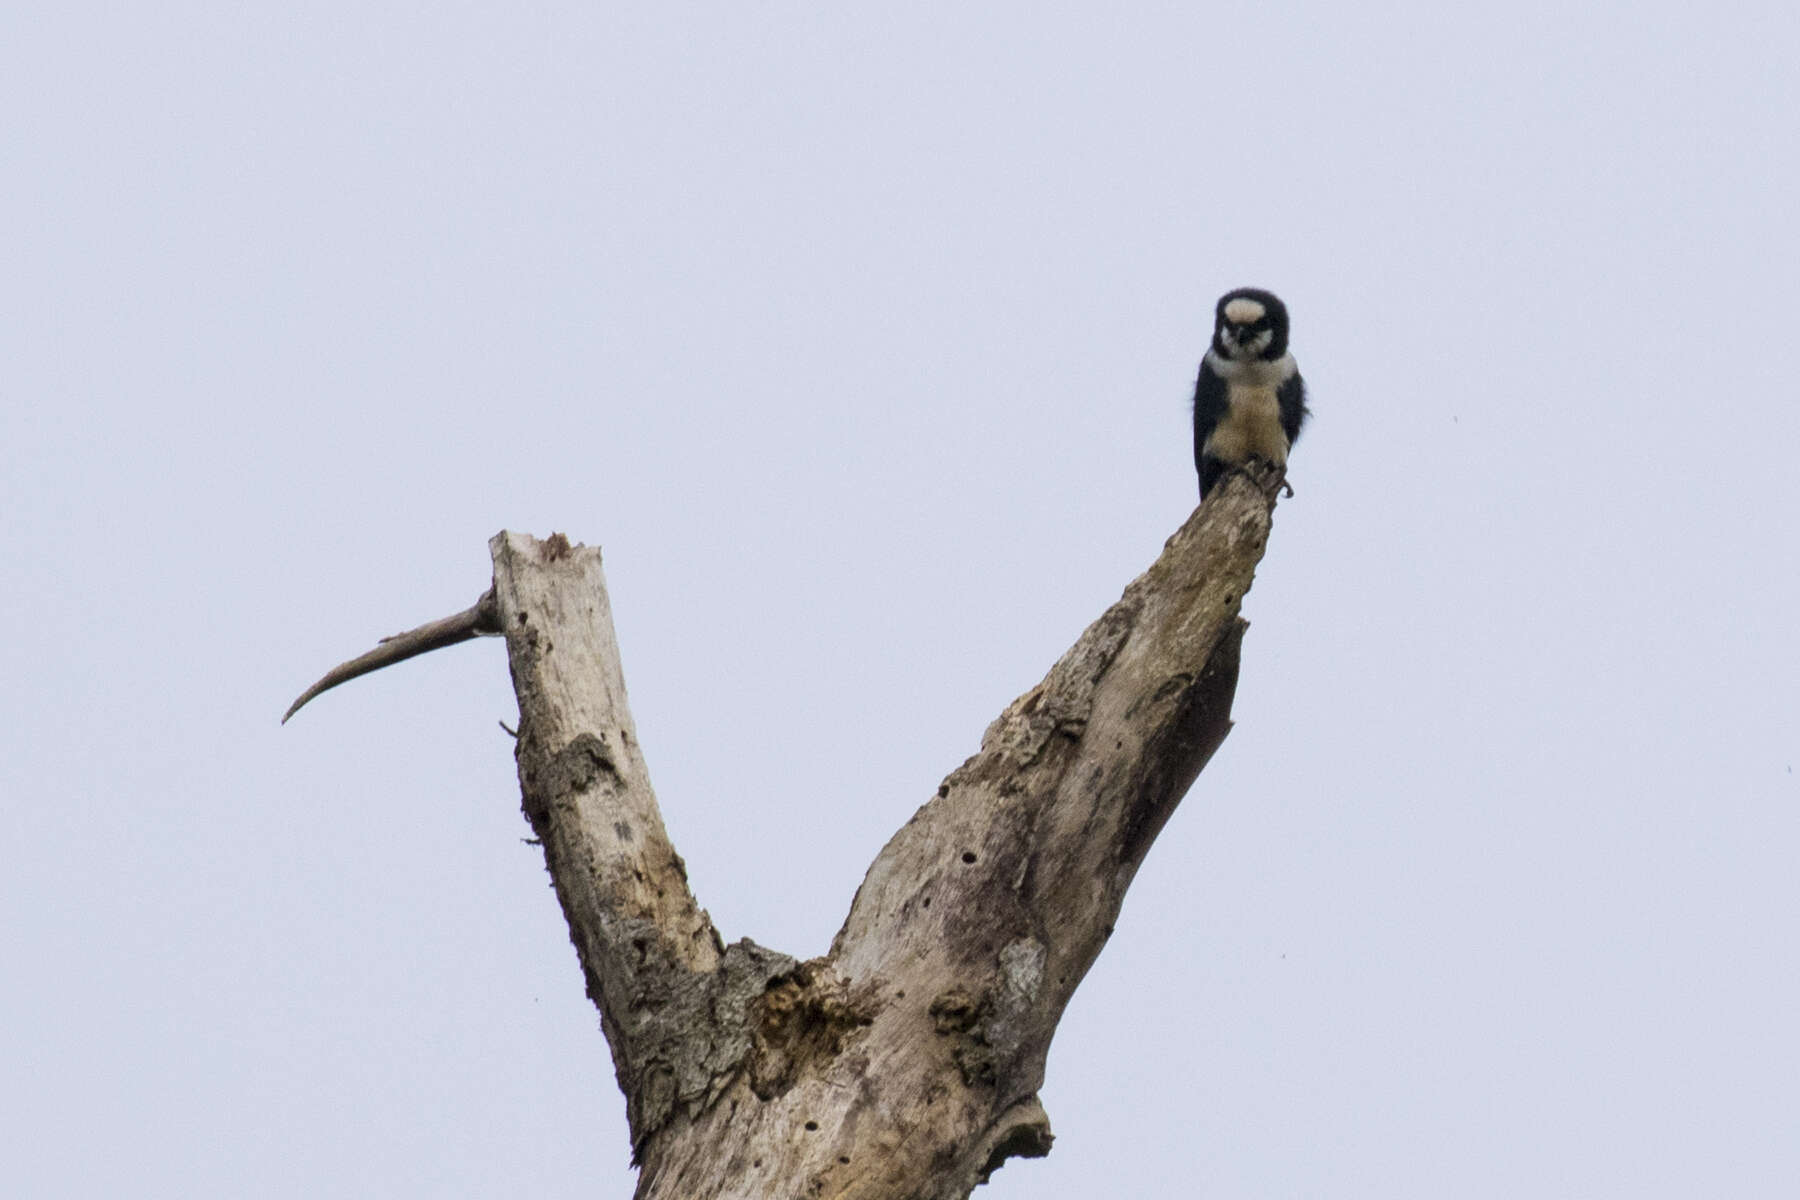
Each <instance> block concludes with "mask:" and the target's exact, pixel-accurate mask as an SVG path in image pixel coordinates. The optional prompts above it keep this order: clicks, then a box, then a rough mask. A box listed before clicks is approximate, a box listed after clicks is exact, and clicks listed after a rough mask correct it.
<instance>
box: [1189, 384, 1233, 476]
mask: <svg viewBox="0 0 1800 1200" xmlns="http://www.w3.org/2000/svg"><path fill="white" fill-rule="evenodd" d="M1228 404H1229V401H1228V400H1227V399H1226V396H1225V381H1224V380H1223V379H1221V378H1220V377H1219V376H1218V375H1217V374H1215V373H1214V372H1213V369H1212V367H1211V366H1210V365H1209V364H1207V363H1206V362H1205V361H1204V360H1202V361H1201V363H1200V378H1199V380H1197V381H1196V382H1195V384H1194V470H1196V471H1198V472H1200V491H1201V494H1203V495H1204V494H1205V492H1206V486H1207V485H1208V484H1209V483H1211V482H1212V480H1210V479H1208V478H1207V477H1206V476H1207V464H1206V463H1205V462H1203V461H1202V459H1203V458H1204V457H1205V455H1204V454H1203V451H1204V450H1205V449H1206V439H1207V438H1209V437H1211V436H1212V431H1213V429H1214V428H1215V427H1216V426H1217V425H1218V423H1219V422H1220V421H1222V420H1224V419H1225V410H1226V407H1227V406H1228ZM1212 473H1213V475H1214V476H1217V475H1218V464H1216V463H1215V464H1213V471H1212Z"/></svg>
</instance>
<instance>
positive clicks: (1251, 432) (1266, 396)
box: [1205, 384, 1288, 467]
mask: <svg viewBox="0 0 1800 1200" xmlns="http://www.w3.org/2000/svg"><path fill="white" fill-rule="evenodd" d="M1287 452H1288V440H1287V431H1286V430H1284V429H1283V428H1282V427H1281V405H1280V404H1279V403H1278V402H1277V401H1276V399H1275V389H1274V388H1273V387H1259V386H1255V385H1246V384H1232V385H1230V386H1229V387H1228V389H1227V391H1226V409H1225V415H1224V416H1223V417H1221V418H1220V419H1219V423H1218V424H1217V425H1216V426H1214V427H1213V431H1212V434H1211V435H1210V436H1209V437H1207V439H1206V446H1205V453H1206V454H1207V455H1208V456H1209V457H1212V458H1216V459H1219V460H1221V461H1222V462H1228V463H1241V462H1248V461H1249V460H1250V459H1253V458H1260V459H1262V460H1263V461H1264V462H1266V463H1273V464H1274V465H1275V466H1278V467H1279V466H1285V465H1286V463H1287Z"/></svg>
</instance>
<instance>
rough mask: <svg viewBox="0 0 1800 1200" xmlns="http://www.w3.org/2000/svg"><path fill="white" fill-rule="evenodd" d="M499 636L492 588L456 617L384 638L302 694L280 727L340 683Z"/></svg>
mask: <svg viewBox="0 0 1800 1200" xmlns="http://www.w3.org/2000/svg"><path fill="white" fill-rule="evenodd" d="M499 632H500V625H499V617H498V615H497V614H496V612H495V611H494V589H493V588H489V589H488V590H487V591H485V592H483V593H482V595H481V598H480V599H479V600H477V601H475V603H473V604H471V605H470V606H469V607H467V608H465V609H463V610H462V611H461V612H459V613H457V614H456V615H455V616H450V617H444V618H442V619H441V620H437V621H429V622H427V623H425V624H424V625H421V626H419V627H418V628H417V629H409V630H407V631H406V632H405V633H396V634H394V635H393V636H392V637H384V638H382V639H381V641H380V642H378V643H376V646H375V648H374V649H373V650H371V651H369V652H368V653H367V654H361V655H358V656H357V657H355V658H353V659H351V660H350V661H349V662H346V663H339V664H338V665H337V666H335V667H333V668H331V670H329V671H327V672H325V675H324V677H323V678H321V679H320V680H319V682H317V683H315V684H313V685H312V686H311V687H309V688H307V689H306V690H305V691H304V692H301V693H300V698H299V699H298V700H296V701H294V702H293V703H292V704H290V705H288V710H287V711H286V712H284V713H282V714H281V723H282V724H283V725H286V724H287V723H288V718H289V717H291V716H293V715H294V714H295V713H297V712H299V711H300V709H301V708H302V707H303V706H304V705H305V704H306V702H307V701H309V700H312V699H314V698H316V697H317V696H318V695H319V694H320V693H322V692H329V691H330V690H331V689H332V688H334V687H336V686H337V685H338V684H340V683H349V682H350V681H351V680H352V679H355V678H357V677H358V676H359V675H367V674H368V673H369V672H371V671H379V670H381V668H383V667H391V666H393V665H394V664H395V663H398V662H405V661H406V660H407V659H409V658H414V657H417V656H418V655H421V654H427V653H429V652H431V651H433V650H442V649H443V648H444V647H445V646H454V645H456V644H457V643H458V642H466V641H468V640H469V639H471V638H477V637H481V636H482V635H483V634H493V633H499Z"/></svg>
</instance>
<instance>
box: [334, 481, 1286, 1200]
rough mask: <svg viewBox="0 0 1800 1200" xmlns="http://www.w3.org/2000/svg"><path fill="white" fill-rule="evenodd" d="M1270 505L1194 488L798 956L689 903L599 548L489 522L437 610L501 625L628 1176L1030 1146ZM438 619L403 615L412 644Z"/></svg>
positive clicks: (1195, 767)
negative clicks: (728, 937) (415, 632)
mask: <svg viewBox="0 0 1800 1200" xmlns="http://www.w3.org/2000/svg"><path fill="white" fill-rule="evenodd" d="M1273 508H1274V490H1273V486H1272V482H1271V481H1270V480H1268V479H1266V478H1262V479H1251V478H1248V477H1245V476H1236V477H1233V478H1230V479H1228V480H1227V481H1226V482H1225V483H1223V484H1222V485H1221V486H1220V487H1219V488H1218V489H1217V490H1216V491H1215V492H1214V493H1213V494H1212V495H1210V496H1209V497H1208V498H1207V501H1206V503H1205V504H1204V505H1203V506H1202V507H1201V508H1200V509H1198V510H1196V511H1195V513H1194V515H1193V516H1192V517H1190V518H1189V519H1188V521H1187V523H1186V524H1185V525H1184V526H1183V527H1182V528H1181V529H1180V530H1179V531H1178V532H1177V533H1176V534H1175V535H1174V536H1173V537H1172V538H1170V539H1169V542H1168V544H1167V545H1166V546H1165V547H1164V550H1163V553H1162V555H1161V556H1160V557H1159V558H1158V559H1157V561H1156V563H1155V564H1153V565H1152V566H1151V568H1150V569H1149V570H1148V571H1146V572H1145V573H1144V574H1143V575H1142V576H1140V577H1139V578H1138V579H1136V580H1135V581H1133V582H1132V584H1131V585H1130V586H1129V587H1127V588H1126V589H1125V594H1124V596H1123V597H1122V598H1121V599H1120V600H1119V602H1118V603H1116V604H1114V605H1113V606H1112V607H1111V608H1109V609H1108V610H1107V611H1106V612H1105V613H1104V614H1103V615H1102V616H1101V617H1100V618H1099V619H1098V620H1097V621H1095V622H1094V623H1093V624H1092V625H1091V626H1089V627H1088V629H1087V631H1086V632H1085V633H1083V634H1082V635H1081V638H1080V639H1079V640H1078V641H1077V642H1076V643H1075V645H1074V646H1073V647H1071V648H1070V649H1069V651H1068V652H1067V653H1066V654H1064V655H1063V657H1062V659H1061V660H1060V661H1059V662H1058V663H1057V664H1056V665H1055V666H1054V667H1053V668H1051V670H1050V673H1049V674H1048V675H1047V676H1046V677H1045V678H1044V680H1043V682H1041V683H1039V684H1038V685H1037V686H1036V687H1034V688H1032V689H1031V690H1030V691H1028V692H1026V693H1025V694H1024V695H1023V696H1021V697H1019V698H1018V699H1017V700H1015V701H1013V703H1012V704H1011V705H1009V706H1008V707H1007V709H1006V711H1005V712H1003V713H1001V714H1000V716H999V717H998V718H997V719H996V720H995V721H994V723H993V724H992V725H990V726H989V727H988V730H987V732H986V734H985V735H984V736H983V738H982V743H981V749H980V751H979V752H978V753H977V754H975V756H974V757H972V758H970V759H969V760H968V761H967V762H965V763H964V764H963V765H962V766H960V767H958V768H957V769H956V770H955V771H953V772H951V773H950V775H949V776H948V777H947V778H946V779H945V780H944V782H943V784H942V785H941V786H940V787H939V788H938V791H937V795H936V796H935V797H933V798H932V799H931V800H929V801H928V802H927V803H926V804H925V806H924V807H922V808H921V809H919V811H918V812H917V813H915V814H914V815H913V817H912V819H911V820H910V821H908V822H907V824H906V825H905V826H904V827H903V828H901V829H900V831H899V832H898V833H896V834H895V835H894V837H893V838H892V840H890V841H889V842H888V844H887V846H886V847H885V848H883V850H882V851H881V853H880V854H879V855H878V856H877V857H876V859H875V862H874V863H873V864H872V865H871V866H870V868H869V871H868V875H867V877H866V878H865V879H864V880H863V883H862V886H861V887H860V888H859V889H858V891H857V894H856V898H855V900H854V901H853V902H852V904H851V906H850V912H849V915H848V917H847V918H846V919H845V921H844V925H843V928H842V929H841V930H839V931H838V934H837V937H836V938H835V939H834V941H833V942H832V946H831V950H830V952H829V953H828V954H827V955H825V957H823V958H818V959H813V960H811V961H808V962H798V961H796V960H794V959H792V958H790V957H788V956H786V955H783V954H779V953H777V952H775V951H773V950H768V949H764V948H763V947H761V946H758V945H756V944H755V943H754V942H751V941H749V940H748V939H746V940H743V941H739V942H736V943H734V944H732V945H730V946H726V945H724V944H723V942H722V940H721V939H720V937H719V935H718V933H717V931H716V930H715V929H714V928H713V925H712V922H711V920H710V919H709V918H708V916H707V915H706V913H705V912H704V911H702V910H701V909H700V907H699V905H698V904H697V903H696V902H695V899H694V897H693V894H692V893H691V892H690V890H689V888H688V885H687V874H686V870H685V868H684V866H683V864H682V861H681V859H680V857H679V856H678V855H677V854H676V853H675V850H674V847H673V846H672V845H671V844H670V842H669V839H668V835H667V834H666V832H665V831H664V829H663V824H662V819H661V816H660V814H659V812H658V810H657V805H656V799H655V796H654V794H653V793H652V791H651V789H650V781H649V776H648V772H647V771H646V769H645V766H644V761H643V757H642V755H641V754H640V753H639V750H638V744H637V737H636V733H635V730H634V728H633V725H632V719H631V713H630V710H629V708H628V705H627V702H626V696H625V684H624V676H623V672H622V670H621V667H620V661H619V651H618V645H617V642H616V641H615V638H614V635H613V628H612V617H611V611H610V607H609V604H608V601H607V595H606V588H605V584H604V580H603V579H602V575H601V570H600V553H599V551H598V550H596V549H590V548H586V547H581V546H571V545H570V544H569V542H568V541H567V540H566V539H565V538H563V537H562V536H561V535H556V536H553V537H551V538H550V539H549V540H547V541H544V542H539V541H537V540H535V539H533V538H531V537H528V536H525V535H521V534H512V533H502V534H499V535H497V536H496V537H495V538H494V539H493V541H492V542H491V543H490V549H491V551H492V553H493V561H494V590H493V593H492V596H491V601H492V610H491V611H489V610H482V613H481V621H480V622H477V621H476V618H475V617H474V616H467V617H465V618H464V619H462V621H461V623H460V624H459V625H458V626H457V629H458V630H463V631H464V632H463V634H462V635H463V636H467V635H468V634H467V632H466V629H465V627H466V628H467V629H475V627H476V625H477V624H482V627H483V628H486V627H488V625H487V624H486V623H491V622H493V621H494V619H495V618H497V624H498V626H499V628H500V629H501V630H502V631H503V632H504V634H505V637H506V641H507V651H508V655H509V658H510V661H511V666H512V675H513V683H514V686H515V688H516V690H517V692H518V698H519V711H520V726H519V738H518V765H519V781H520V785H521V788H522V791H523V795H524V809H525V814H526V816H527V818H528V819H529V820H530V822H531V825H532V828H533V829H534V830H535V831H536V832H537V835H538V837H539V838H540V839H541V840H542V842H543V846H544V856H545V859H546V861H547V863H548V866H549V870H550V874H551V878H552V879H553V880H554V882H555V886H556V892H557V895H558V897H559V898H560V899H561V902H562V906H563V912H564V914H565V916H566V917H567V919H568V923H569V929H570V934H571V938H572V940H573V941H574V943H575V948H576V950H577V952H578V953H579V955H580V959H581V965H582V970H583V972H584V973H585V976H586V979H587V990H588V995H589V996H590V997H592V999H593V1000H594V1002H595V1004H596V1005H597V1006H598V1007H599V1009H600V1015H601V1023H602V1025H603V1027H604V1029H605V1032H606V1036H607V1040H608V1042H609V1044H610V1045H611V1047H612V1053H613V1063H614V1066H615V1068H616V1070H617V1074H618V1081H619V1086H620V1088H621V1089H622V1090H623V1091H624V1093H625V1098H626V1110H627V1115H628V1117H629V1120H630V1125H631V1138H632V1148H633V1152H634V1155H635V1156H636V1158H637V1160H638V1161H639V1162H640V1163H641V1165H642V1173H641V1176H640V1178H639V1183H638V1188H637V1196H638V1197H639V1198H640V1200H652V1198H656V1200H709V1198H712V1197H743V1198H755V1200H764V1198H768V1197H801V1196H805V1197H857V1198H869V1200H874V1198H881V1200H902V1198H906V1200H914V1198H916V1200H962V1198H964V1197H967V1196H968V1194H969V1192H970V1191H971V1190H972V1189H973V1188H974V1187H975V1185H976V1184H977V1183H980V1182H982V1181H984V1180H985V1179H986V1178H987V1176H988V1174H989V1173H990V1172H991V1171H993V1170H994V1169H995V1168H997V1167H998V1166H999V1165H1000V1164H1001V1163H1003V1162H1004V1161H1005V1160H1006V1159H1007V1158H1009V1157H1012V1156H1015V1155H1032V1156H1035V1155H1042V1154H1045V1153H1047V1152H1048V1150H1049V1147H1050V1141H1051V1137H1050V1124H1049V1118H1048V1117H1047V1116H1046V1115H1045V1112H1044V1110H1043V1108H1042V1106H1041V1105H1040V1104H1039V1102H1038V1098H1037V1089H1038V1087H1039V1085H1040V1084H1041V1083H1042V1081H1043V1076H1044V1060H1045V1056H1046V1055H1047V1053H1048V1051H1049V1047H1050V1040H1051V1037H1052V1036H1053V1034H1054V1033H1055V1031H1056V1025H1057V1022H1058V1020H1059V1019H1060V1018H1061V1016H1062V1012H1063V1008H1064V1006H1065V1005H1066V1004H1067V1003H1068V1001H1069V998H1070V996H1071V995H1072V994H1073V993H1074V991H1075V988H1076V986H1077V985H1078V984H1079V983H1080V982H1081V979H1082V977H1083V975H1085V974H1086V972H1087V969H1088V967H1089V966H1091V965H1092V963H1093V961H1094V959H1095V957H1096V956H1097V955H1098V954H1099V952H1100V948H1101V947H1102V946H1103V945H1104V944H1105V942H1106V939H1107V937H1108V936H1109V935H1110V934H1111V933H1112V928H1113V921H1114V919H1115V918H1116V917H1117V915H1118V912H1119V906H1120V904H1121V902H1122V901H1123V899H1124V896H1125V889H1126V888H1127V887H1128V886H1129V884H1130V882H1131V880H1132V877H1133V876H1134V875H1135V874H1136V871H1137V868H1138V865H1139V864H1140V863H1141V862H1142V861H1143V858H1144V855H1145V853H1146V852H1147V851H1148V850H1149V848H1150V843H1151V842H1152V841H1153V840H1154V839H1155V837H1156V835H1157V833H1158V832H1159V831H1160V830H1161V829H1162V827H1163V825H1164V823H1165V822H1167V821H1168V819H1169V816H1170V814H1171V813H1172V812H1173V811H1174V809H1175V805H1176V804H1177V803H1178V802H1179V801H1180V799H1181V797H1182V795H1183V794H1184V793H1185V792H1186V791H1187V789H1188V787H1189V785H1190V784H1192V783H1193V781H1194V779H1195V777H1196V776H1197V775H1198V774H1199V772H1200V770H1201V768H1202V767H1204V766H1205V765H1206V762H1207V760H1208V759H1209V758H1210V757H1211V756H1212V754H1213V752H1214V751H1215V750H1216V749H1217V748H1218V746H1219V744H1220V742H1221V741H1223V740H1224V738H1225V735H1226V733H1227V732H1229V730H1230V728H1231V720H1230V712H1231V702H1232V696H1233V693H1234V691H1235V688H1236V683H1237V672H1238V651H1239V646H1240V643H1241V640H1242V637H1243V632H1244V628H1245V625H1244V622H1243V621H1242V620H1241V619H1239V616H1238V609H1239V605H1240V603H1241V601H1242V599H1243V596H1244V593H1245V592H1246V591H1247V590H1248V589H1249V587H1250V584H1251V580H1252V578H1253V576H1254V573H1255V569H1256V565H1257V563H1258V562H1259V561H1260V559H1261V557H1262V553H1263V548H1264V545H1265V543H1266V541H1267V537H1268V533H1269V524H1270V517H1271V514H1272V512H1273ZM489 600H490V597H484V598H483V604H487V603H488V602H489ZM478 608H480V606H478ZM470 612H471V614H474V613H476V612H477V610H470ZM448 620H452V621H454V620H457V619H455V618H452V619H448ZM443 625H445V622H437V623H434V624H433V626H428V627H426V628H427V629H428V630H432V631H433V633H432V637H435V638H436V639H437V640H438V641H439V642H442V641H443V640H444V638H445V636H447V635H445V634H444V633H443V631H442V630H441V629H439V628H438V627H439V626H443ZM426 640H429V639H426ZM402 641H404V639H402ZM406 652H409V653H416V652H417V649H416V648H414V649H411V650H407V651H406ZM395 653H396V654H398V653H401V651H396V652H395ZM368 658H369V656H364V658H363V659H358V660H354V661H355V664H357V666H358V670H368V669H373V666H371V665H369V663H368V662H366V661H365V660H367V659H368ZM350 665H351V664H346V666H347V667H348V666H350ZM374 665H377V666H378V665H381V664H379V663H376V664H374ZM345 677H346V678H347V677H348V676H345ZM327 679H328V680H330V679H332V677H331V676H328V677H327ZM321 683H322V684H325V683H326V681H321ZM327 686H329V685H328V684H327ZM319 690H322V688H321V689H319ZM310 694H312V693H309V695H310Z"/></svg>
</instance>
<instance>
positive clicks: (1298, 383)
mask: <svg viewBox="0 0 1800 1200" xmlns="http://www.w3.org/2000/svg"><path fill="white" fill-rule="evenodd" d="M1305 422H1306V384H1305V382H1304V381H1303V380H1302V379H1301V378H1300V368H1299V367H1298V366H1297V365H1296V364H1295V362H1294V356H1293V355H1292V354H1289V353H1288V314H1287V305H1285V304H1283V303H1282V302H1281V301H1280V300H1277V299H1276V298H1275V296H1274V295H1273V294H1271V293H1269V292H1265V291H1263V290H1262V289H1260V288H1239V289H1237V290H1236V291H1235V292H1226V293H1225V294H1224V295H1223V296H1220V297H1219V307H1218V309H1217V311H1216V312H1215V314H1214V318H1213V338H1212V346H1211V347H1210V348H1209V349H1208V350H1207V352H1206V357H1205V358H1203V359H1201V360H1200V379H1199V382H1197V383H1196V384H1195V385H1194V466H1195V467H1196V468H1197V469H1198V470H1199V472H1200V496H1201V498H1202V499H1204V498H1205V497H1206V493H1207V492H1209V491H1211V490H1212V487H1213V484H1215V483H1217V482H1218V481H1219V480H1220V479H1221V478H1223V477H1224V475H1225V473H1226V472H1227V471H1230V470H1233V469H1236V468H1239V467H1243V466H1245V465H1246V464H1248V463H1249V462H1250V461H1251V460H1252V459H1256V460H1260V461H1262V462H1265V463H1268V464H1269V465H1270V466H1272V467H1274V468H1275V469H1276V471H1278V472H1279V475H1278V478H1279V479H1280V480H1281V482H1282V483H1284V484H1285V483H1286V482H1287V456H1288V447H1290V446H1292V445H1293V444H1294V439H1295V438H1297V437H1299V436H1300V426H1301V425H1303V424H1304V423H1305ZM1288 490H1289V492H1290V493H1291V492H1292V491H1293V489H1292V488H1289V489H1288Z"/></svg>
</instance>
